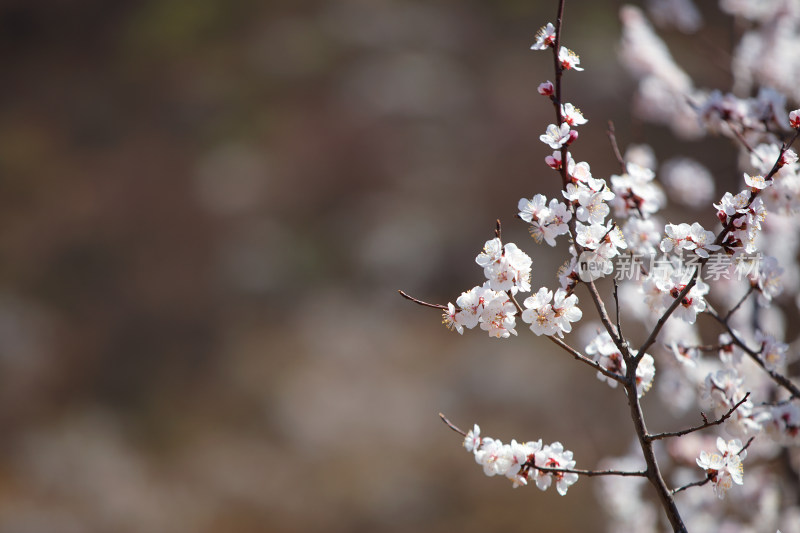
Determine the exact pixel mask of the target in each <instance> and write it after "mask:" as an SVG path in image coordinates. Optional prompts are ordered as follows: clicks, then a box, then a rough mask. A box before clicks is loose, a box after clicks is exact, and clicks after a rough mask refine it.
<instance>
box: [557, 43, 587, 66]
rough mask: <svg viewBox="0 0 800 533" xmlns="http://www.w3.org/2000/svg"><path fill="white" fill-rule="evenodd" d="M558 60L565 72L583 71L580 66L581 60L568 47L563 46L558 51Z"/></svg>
mask: <svg viewBox="0 0 800 533" xmlns="http://www.w3.org/2000/svg"><path fill="white" fill-rule="evenodd" d="M558 60H559V61H560V62H561V68H563V69H564V70H578V71H581V70H583V68H582V67H579V66H578V65H579V64H580V62H581V58H580V57H578V54H576V53H575V52H573V51H572V50H570V49H569V48H567V47H566V46H562V47H561V49H560V50H559V51H558Z"/></svg>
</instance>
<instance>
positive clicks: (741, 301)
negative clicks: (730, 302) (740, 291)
mask: <svg viewBox="0 0 800 533" xmlns="http://www.w3.org/2000/svg"><path fill="white" fill-rule="evenodd" d="M755 288H756V287H755V285H750V288H749V289H747V292H746V293H744V296H742V299H741V300H739V301H738V302H737V303H736V305H734V306H733V307H732V308H731V310H730V311H728V314H727V315H725V318H724V319H723V320H725V322H727V321H728V320H730V318H731V315H733V313H735V312H736V311H737V310H738V309H739V307H741V305H742V304H743V303H744V301H745V300H747V297H748V296H750V295H751V294H753V291H754V290H755Z"/></svg>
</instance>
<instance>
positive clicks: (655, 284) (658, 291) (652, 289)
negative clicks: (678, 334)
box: [641, 239, 709, 324]
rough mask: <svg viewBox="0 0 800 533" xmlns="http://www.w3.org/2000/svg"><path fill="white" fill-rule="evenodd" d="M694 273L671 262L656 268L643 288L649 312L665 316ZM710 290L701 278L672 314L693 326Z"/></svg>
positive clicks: (644, 281) (702, 309) (643, 283)
mask: <svg viewBox="0 0 800 533" xmlns="http://www.w3.org/2000/svg"><path fill="white" fill-rule="evenodd" d="M666 240H667V239H665V241H666ZM663 242H664V241H662V245H663ZM693 273H694V271H693V270H689V269H686V268H678V267H677V266H676V265H673V264H672V263H670V262H664V263H661V264H659V268H653V269H652V270H651V271H650V273H649V274H648V276H646V277H645V278H644V279H643V282H642V285H641V291H642V293H643V294H644V300H645V303H646V304H647V306H648V307H649V309H650V312H651V313H652V314H653V315H656V316H658V315H660V314H662V313H664V311H666V310H667V308H668V307H669V306H671V305H672V304H673V303H674V302H675V300H676V299H678V297H680V296H681V294H682V293H683V291H684V290H685V289H686V286H687V285H688V284H689V281H690V280H691V278H692V275H693ZM708 291H709V286H708V284H707V283H705V282H704V281H703V280H701V279H699V278H698V280H697V282H696V283H695V285H694V286H693V287H692V288H691V289H689V292H688V293H687V294H685V295H684V296H683V297H681V300H680V304H678V306H677V307H676V308H675V312H674V313H673V315H674V316H675V317H677V318H680V319H681V320H684V321H686V322H687V323H688V324H694V323H695V321H696V320H697V314H698V313H700V312H702V311H704V310H705V309H706V301H705V295H706V294H708Z"/></svg>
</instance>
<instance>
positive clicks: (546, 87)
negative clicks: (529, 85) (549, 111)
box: [538, 80, 555, 96]
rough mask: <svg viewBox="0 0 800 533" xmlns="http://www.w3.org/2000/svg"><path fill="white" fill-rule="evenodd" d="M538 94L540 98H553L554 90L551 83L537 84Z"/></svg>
mask: <svg viewBox="0 0 800 533" xmlns="http://www.w3.org/2000/svg"><path fill="white" fill-rule="evenodd" d="M538 90H539V94H541V95H542V96H553V94H554V92H555V88H554V87H553V83H552V82H551V81H549V80H548V81H546V82H544V83H540V84H539V89H538Z"/></svg>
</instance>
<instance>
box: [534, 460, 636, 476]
mask: <svg viewBox="0 0 800 533" xmlns="http://www.w3.org/2000/svg"><path fill="white" fill-rule="evenodd" d="M525 465H527V466H529V467H531V468H535V469H536V470H541V471H542V472H554V473H555V472H563V473H566V474H580V475H581V476H586V477H596V476H623V477H647V471H645V470H642V471H628V470H580V469H577V468H551V467H549V466H535V465H532V464H530V463H525Z"/></svg>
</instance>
